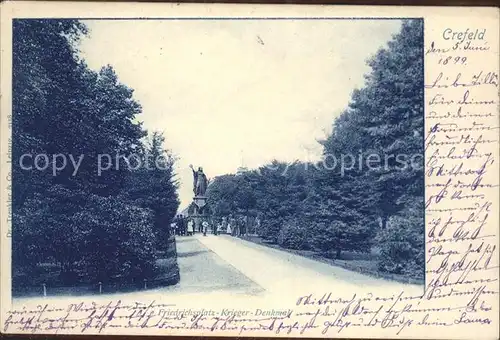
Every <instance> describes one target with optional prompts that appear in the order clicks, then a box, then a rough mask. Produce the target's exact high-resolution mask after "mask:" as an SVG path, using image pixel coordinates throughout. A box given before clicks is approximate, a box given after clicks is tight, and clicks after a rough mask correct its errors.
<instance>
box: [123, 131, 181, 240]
mask: <svg viewBox="0 0 500 340" xmlns="http://www.w3.org/2000/svg"><path fill="white" fill-rule="evenodd" d="M164 142H165V138H164V137H163V135H162V134H161V133H159V132H156V131H155V132H153V133H152V134H151V135H150V137H149V140H148V141H146V143H145V145H144V147H143V148H141V149H138V152H137V155H138V157H139V161H140V162H141V163H142V164H143V166H141V167H140V168H138V169H137V170H134V171H132V172H131V174H130V176H129V178H128V184H127V186H126V187H127V195H128V198H129V199H130V200H132V201H133V202H134V203H135V204H136V205H138V206H140V207H143V208H146V209H150V210H152V211H153V216H154V228H153V231H154V234H155V235H156V238H157V244H158V246H159V247H160V248H162V249H166V247H167V246H168V239H169V236H170V224H171V223H172V221H173V219H174V217H175V213H176V212H177V209H178V208H179V203H180V202H179V198H178V194H177V187H178V183H177V182H176V181H175V178H174V170H173V166H174V161H175V160H174V158H173V156H172V154H171V153H170V151H168V150H165V149H164Z"/></svg>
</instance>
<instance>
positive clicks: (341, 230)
mask: <svg viewBox="0 0 500 340" xmlns="http://www.w3.org/2000/svg"><path fill="white" fill-rule="evenodd" d="M372 234H373V226H371V225H369V224H361V223H356V222H351V223H345V222H342V221H338V220H336V221H332V222H330V223H324V222H316V223H313V224H312V230H311V245H312V247H314V248H315V249H316V250H319V251H322V252H325V253H326V254H328V255H331V254H332V253H333V252H334V251H335V253H336V255H335V257H336V258H339V257H340V255H341V252H342V251H343V250H347V251H356V252H362V253H366V252H369V251H370V248H371V243H372Z"/></svg>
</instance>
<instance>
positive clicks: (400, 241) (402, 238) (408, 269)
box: [377, 209, 425, 279]
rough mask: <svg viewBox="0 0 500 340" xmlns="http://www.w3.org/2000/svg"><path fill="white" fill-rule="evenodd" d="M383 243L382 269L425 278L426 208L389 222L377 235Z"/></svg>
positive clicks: (380, 262)
mask: <svg viewBox="0 0 500 340" xmlns="http://www.w3.org/2000/svg"><path fill="white" fill-rule="evenodd" d="M377 241H378V242H379V243H380V260H379V262H378V268H379V270H380V271H382V272H389V273H394V274H403V275H407V276H411V277H413V278H416V279H423V278H424V275H425V273H424V267H425V250H424V242H425V235H424V219H423V209H422V210H420V211H417V209H415V210H412V211H405V212H403V213H402V214H400V215H398V216H393V217H391V218H390V219H389V221H388V223H387V227H386V228H385V229H383V230H380V232H379V234H378V235H377Z"/></svg>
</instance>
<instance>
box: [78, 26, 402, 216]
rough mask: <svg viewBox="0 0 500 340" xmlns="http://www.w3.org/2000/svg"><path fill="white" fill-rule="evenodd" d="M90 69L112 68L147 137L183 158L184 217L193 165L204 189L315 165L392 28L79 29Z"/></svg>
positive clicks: (180, 168)
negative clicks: (292, 165) (253, 174)
mask: <svg viewBox="0 0 500 340" xmlns="http://www.w3.org/2000/svg"><path fill="white" fill-rule="evenodd" d="M84 23H85V24H86V25H87V26H88V28H89V29H90V34H89V36H88V37H86V38H84V39H83V41H82V42H81V44H80V47H79V48H80V51H81V57H83V58H84V59H85V61H86V62H87V64H88V65H89V67H90V68H92V69H95V70H99V69H100V68H101V67H102V66H105V65H108V64H109V65H111V66H112V67H113V68H114V69H115V71H116V73H117V75H118V78H119V80H120V81H121V82H122V83H124V84H126V85H127V86H128V87H130V88H132V89H134V98H135V99H136V100H137V101H138V102H139V103H140V104H141V106H142V108H143V112H142V113H141V114H140V115H139V116H138V120H139V121H142V122H143V124H144V127H145V128H146V129H147V130H149V131H155V130H156V131H160V132H162V133H163V134H164V136H165V140H166V141H165V146H166V148H168V149H170V150H171V151H172V153H173V154H174V155H175V156H176V157H177V158H178V160H177V163H176V166H175V171H176V174H177V175H176V176H177V180H178V181H179V183H180V188H179V196H180V200H181V205H180V209H183V208H184V207H186V206H187V205H188V204H189V203H190V202H191V200H192V196H193V193H192V174H191V170H190V169H189V164H192V165H193V166H195V167H198V166H202V167H203V169H204V171H205V173H206V174H207V176H208V178H214V177H215V176H218V175H222V174H226V173H235V172H236V170H237V168H238V167H240V166H246V167H248V168H257V167H259V166H261V165H264V164H266V163H267V162H270V161H272V160H273V159H278V160H282V161H294V160H302V161H312V160H316V159H318V158H319V157H320V156H321V151H322V149H321V145H320V144H319V143H318V142H317V141H318V140H321V139H323V138H325V137H326V136H327V134H328V133H329V132H330V131H331V128H332V123H333V121H334V119H335V117H337V116H338V115H339V114H340V113H341V112H342V111H343V110H344V109H345V108H346V106H347V105H348V103H349V99H350V96H351V93H352V91H353V90H354V89H356V88H360V87H362V86H363V82H364V78H363V75H364V74H366V73H368V72H369V70H370V69H369V67H368V66H367V65H366V61H367V60H368V58H370V57H371V56H373V55H374V54H375V53H376V52H377V50H378V49H380V48H381V47H384V46H385V45H386V44H387V42H388V41H389V40H390V39H391V37H392V35H393V34H395V33H397V32H398V31H399V29H400V27H401V22H400V21H398V20H355V21H354V20H318V21H311V20H290V21H283V20H280V21H276V20H265V21H264V20H207V21H203V20H129V21H107V20H103V21H84Z"/></svg>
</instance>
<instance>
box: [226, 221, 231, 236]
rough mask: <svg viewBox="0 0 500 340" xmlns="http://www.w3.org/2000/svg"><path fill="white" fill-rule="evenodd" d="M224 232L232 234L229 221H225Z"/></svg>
mask: <svg viewBox="0 0 500 340" xmlns="http://www.w3.org/2000/svg"><path fill="white" fill-rule="evenodd" d="M226 233H227V234H229V235H231V234H232V230H231V223H229V222H228V223H227V228H226Z"/></svg>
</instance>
